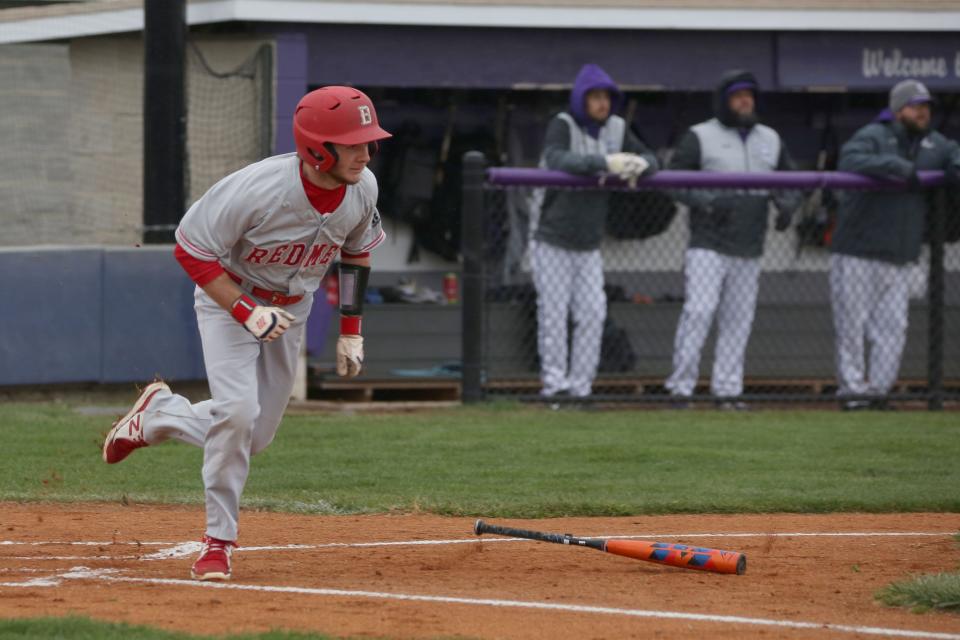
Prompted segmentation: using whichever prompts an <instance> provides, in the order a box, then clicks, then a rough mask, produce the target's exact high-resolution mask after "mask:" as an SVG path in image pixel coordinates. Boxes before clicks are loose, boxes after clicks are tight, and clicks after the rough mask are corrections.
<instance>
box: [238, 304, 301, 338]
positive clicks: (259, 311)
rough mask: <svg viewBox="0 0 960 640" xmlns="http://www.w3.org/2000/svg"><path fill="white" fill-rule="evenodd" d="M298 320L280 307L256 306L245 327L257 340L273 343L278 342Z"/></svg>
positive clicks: (245, 322) (244, 324)
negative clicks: (292, 323)
mask: <svg viewBox="0 0 960 640" xmlns="http://www.w3.org/2000/svg"><path fill="white" fill-rule="evenodd" d="M294 320H296V317H294V315H293V314H292V313H290V312H288V311H284V310H283V309H281V308H280V307H261V306H259V305H258V306H256V307H254V308H253V311H251V312H250V317H249V318H247V319H246V320H245V321H244V323H243V326H244V327H245V328H246V330H247V331H249V332H250V333H252V334H253V335H254V337H255V338H256V339H257V340H260V341H261V342H271V341H273V340H276V339H277V338H279V337H280V336H282V335H283V333H284V332H285V331H286V330H287V329H289V328H290V323H291V322H293V321H294Z"/></svg>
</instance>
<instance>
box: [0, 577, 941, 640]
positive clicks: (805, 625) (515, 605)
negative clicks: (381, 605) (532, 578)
mask: <svg viewBox="0 0 960 640" xmlns="http://www.w3.org/2000/svg"><path fill="white" fill-rule="evenodd" d="M117 573H118V570H116V569H89V568H87V567H74V568H73V569H71V570H70V571H67V572H66V573H62V574H59V575H58V576H56V578H40V579H36V580H30V581H27V582H25V583H14V585H16V586H31V587H46V586H57V585H59V584H60V583H61V582H62V580H101V581H105V582H126V583H139V584H165V585H176V586H184V587H194V588H205V589H226V590H232V591H259V592H264V593H290V594H298V595H317V596H339V597H348V598H373V599H379V600H399V601H408V602H437V603H444V604H462V605H472V606H483V607H497V608H504V609H535V610H545V611H561V612H568V613H591V614H598V615H614V616H627V617H632V618H660V619H664V620H687V621H691V622H717V623H726V624H742V625H753V626H761V627H776V628H781V629H811V630H822V631H829V632H840V633H856V634H861V635H872V636H884V637H889V638H922V639H925V640H926V639H929V640H960V635H957V634H952V633H940V632H936V631H917V630H912V629H893V628H885V627H868V626H856V625H844V624H832V623H824V622H805V621H799V620H773V619H770V618H748V617H746V616H728V615H713V614H704V613H685V612H681V611H654V610H646V609H625V608H618V607H598V606H591V605H577V604H560V603H555V602H537V601H525V600H502V599H495V598H463V597H453V596H430V595H420V594H407V593H389V592H383V591H355V590H348V589H324V588H312V587H279V586H267V585H252V584H238V583H230V582H200V581H197V580H178V579H174V578H133V577H128V576H121V575H117ZM14 585H7V584H3V583H0V586H14Z"/></svg>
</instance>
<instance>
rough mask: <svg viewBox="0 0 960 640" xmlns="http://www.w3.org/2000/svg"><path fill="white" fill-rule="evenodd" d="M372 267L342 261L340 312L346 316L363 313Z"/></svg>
mask: <svg viewBox="0 0 960 640" xmlns="http://www.w3.org/2000/svg"><path fill="white" fill-rule="evenodd" d="M369 279H370V267H364V266H361V265H359V264H349V263H343V262H341V263H340V313H341V314H342V315H345V316H359V315H363V298H364V296H365V295H366V294H367V280H369Z"/></svg>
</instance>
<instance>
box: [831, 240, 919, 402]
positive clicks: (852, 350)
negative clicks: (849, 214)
mask: <svg viewBox="0 0 960 640" xmlns="http://www.w3.org/2000/svg"><path fill="white" fill-rule="evenodd" d="M911 268H912V267H911V265H895V264H890V263H889V262H882V261H880V260H869V259H866V258H856V257H854V256H845V255H840V254H833V255H831V256H830V301H831V303H832V306H833V328H834V333H835V339H836V349H837V350H836V363H837V380H838V382H839V389H838V390H837V393H838V394H839V395H851V394H876V395H881V394H885V393H887V392H889V391H890V389H891V388H892V387H893V385H894V383H895V382H896V381H897V372H898V371H899V370H900V357H901V356H902V355H903V347H904V344H905V343H906V340H907V312H908V310H909V304H910V298H909V296H910V274H911ZM864 338H866V340H867V342H869V344H870V370H869V375H868V373H867V372H866V371H865V370H864Z"/></svg>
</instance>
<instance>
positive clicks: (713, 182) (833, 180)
mask: <svg viewBox="0 0 960 640" xmlns="http://www.w3.org/2000/svg"><path fill="white" fill-rule="evenodd" d="M920 181H921V182H922V183H923V186H925V187H934V186H937V185H939V184H941V183H942V182H943V172H942V171H921V172H920ZM487 182H488V183H490V184H495V185H501V186H528V187H596V186H600V185H608V186H613V187H623V186H626V183H624V182H623V181H621V180H620V179H619V178H616V177H614V176H610V175H608V176H578V175H573V174H569V173H564V172H563V171H550V170H548V169H525V168H518V167H492V168H490V169H487ZM904 186H905V184H904V182H902V181H896V180H879V179H877V178H870V177H867V176H864V175H860V174H858V173H844V172H841V171H773V172H770V173H745V172H744V173H741V172H729V173H727V172H723V173H721V172H710V171H660V172H658V173H656V174H654V175H652V176H650V177H649V178H643V179H642V180H640V181H639V182H637V188H638V189H644V188H657V189H687V188H701V189H702V188H714V189H716V188H727V189H731V188H740V189H818V188H835V189H890V190H900V189H903V188H904Z"/></svg>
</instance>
